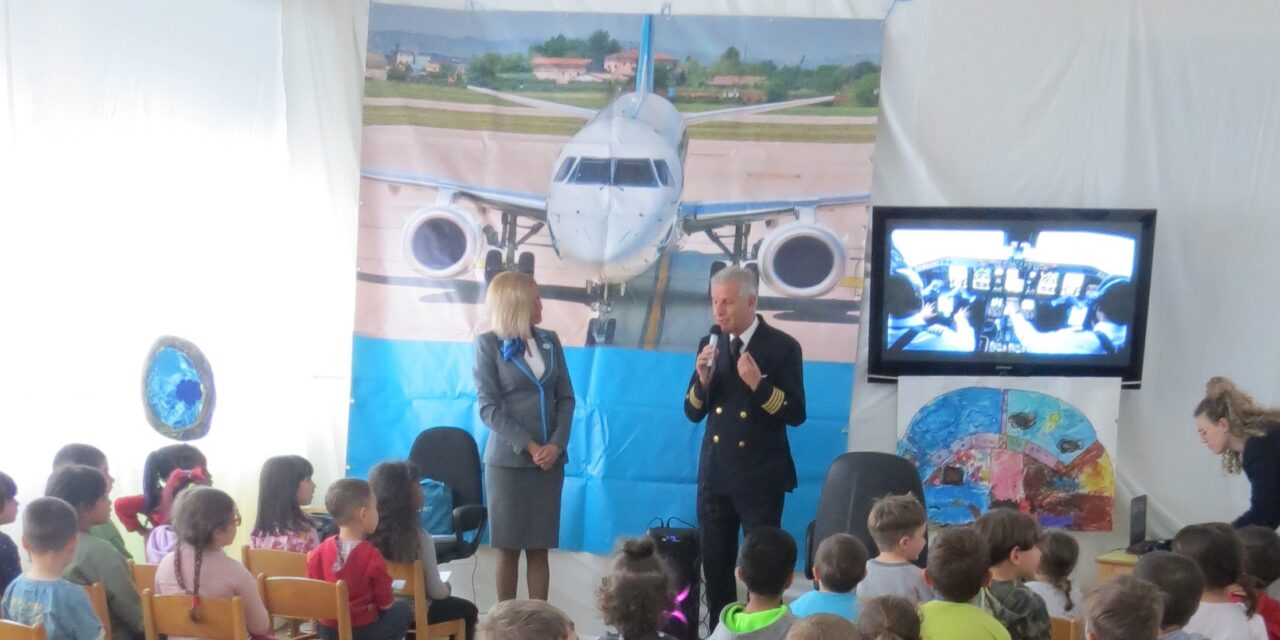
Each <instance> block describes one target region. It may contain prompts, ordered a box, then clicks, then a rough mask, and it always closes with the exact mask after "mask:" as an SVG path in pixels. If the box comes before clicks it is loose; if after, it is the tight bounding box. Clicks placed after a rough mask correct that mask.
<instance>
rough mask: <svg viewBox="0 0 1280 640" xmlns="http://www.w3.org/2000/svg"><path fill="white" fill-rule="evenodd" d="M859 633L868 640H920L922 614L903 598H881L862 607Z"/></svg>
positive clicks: (869, 601)
mask: <svg viewBox="0 0 1280 640" xmlns="http://www.w3.org/2000/svg"><path fill="white" fill-rule="evenodd" d="M858 631H860V632H862V635H863V636H864V637H866V638H867V640H920V612H919V611H917V610H916V605H914V604H912V602H911V601H910V600H908V599H906V598H903V597H901V596H880V597H879V598H872V599H871V600H868V601H866V603H864V604H863V605H862V615H861V616H860V617H859V618H858Z"/></svg>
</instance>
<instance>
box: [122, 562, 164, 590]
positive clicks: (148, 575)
mask: <svg viewBox="0 0 1280 640" xmlns="http://www.w3.org/2000/svg"><path fill="white" fill-rule="evenodd" d="M158 568H160V565H157V564H138V563H135V562H134V561H133V560H130V561H129V575H130V576H131V577H132V578H133V588H134V589H137V590H138V595H139V596H141V595H142V592H143V591H146V590H147V589H155V588H156V569H158Z"/></svg>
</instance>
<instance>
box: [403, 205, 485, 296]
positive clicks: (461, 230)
mask: <svg viewBox="0 0 1280 640" xmlns="http://www.w3.org/2000/svg"><path fill="white" fill-rule="evenodd" d="M403 242H404V257H405V259H406V260H408V261H409V265H410V266H412V267H413V268H414V270H416V271H417V272H419V273H421V274H422V275H424V276H426V277H428V278H433V279H435V278H454V277H457V276H459V275H461V274H463V273H466V272H467V271H470V270H471V268H472V267H474V266H475V264H476V260H478V259H479V258H480V249H481V248H482V247H483V246H484V243H485V237H484V233H483V232H482V231H481V230H480V226H479V225H478V224H477V223H476V220H475V218H474V217H473V216H472V215H471V213H470V212H468V211H466V210H464V209H461V208H459V207H457V206H454V205H446V206H435V207H427V208H424V209H419V210H418V211H416V212H414V214H413V215H412V216H410V217H409V220H408V221H406V222H405V223H404V238H403Z"/></svg>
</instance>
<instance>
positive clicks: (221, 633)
mask: <svg viewBox="0 0 1280 640" xmlns="http://www.w3.org/2000/svg"><path fill="white" fill-rule="evenodd" d="M200 610H201V614H202V615H201V621H200V622H195V621H193V620H192V619H191V616H190V611H191V596H189V595H186V594H177V595H168V596H158V595H155V594H154V593H152V590H151V589H147V590H146V591H144V592H143V594H142V624H143V628H144V629H145V631H146V637H147V640H159V638H160V636H161V635H167V636H185V637H189V638H204V639H205V640H249V629H248V627H247V626H246V625H245V621H244V603H242V602H241V601H240V598H239V596H237V597H234V598H206V597H204V596H201V597H200Z"/></svg>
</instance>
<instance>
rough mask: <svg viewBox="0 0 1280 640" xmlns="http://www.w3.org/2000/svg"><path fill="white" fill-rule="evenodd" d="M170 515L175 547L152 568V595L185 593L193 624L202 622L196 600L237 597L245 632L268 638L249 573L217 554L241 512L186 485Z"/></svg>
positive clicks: (227, 500)
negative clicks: (186, 487) (189, 598)
mask: <svg viewBox="0 0 1280 640" xmlns="http://www.w3.org/2000/svg"><path fill="white" fill-rule="evenodd" d="M170 515H171V517H172V523H173V525H172V526H173V529H174V532H175V533H177V534H178V548H177V549H175V550H174V552H173V553H170V554H169V555H167V556H165V558H164V560H162V561H160V566H159V568H157V569H156V591H157V593H158V594H159V595H170V594H187V595H190V596H191V610H190V613H189V615H190V616H191V620H192V621H195V622H199V621H200V620H201V619H202V615H203V614H202V611H201V608H200V599H201V598H231V597H235V596H239V597H240V600H241V602H242V604H243V605H244V619H245V622H246V624H247V626H248V627H249V633H250V634H252V635H253V636H255V637H262V636H268V635H269V634H270V633H271V616H270V615H268V614H267V608H266V607H265V606H264V605H263V604H262V597H261V596H260V595H259V594H258V585H257V583H256V582H255V581H254V578H253V576H252V575H251V574H250V573H249V570H248V569H245V568H244V567H243V566H242V565H241V564H240V563H239V562H236V561H235V560H232V559H231V558H228V557H227V555H226V554H225V553H223V551H222V549H223V547H226V546H227V545H229V544H231V543H232V541H234V540H235V537H236V527H238V526H240V514H239V512H238V511H237V510H236V503H235V501H233V500H232V499H231V496H229V495H227V494H225V493H223V492H221V491H219V490H217V489H214V488H213V487H206V486H195V487H191V488H190V489H187V490H186V491H183V492H182V493H181V494H180V495H179V496H178V499H177V500H176V501H174V503H173V512H172V513H171V514H170ZM170 640H178V639H175V638H170Z"/></svg>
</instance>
